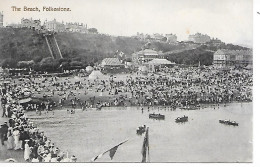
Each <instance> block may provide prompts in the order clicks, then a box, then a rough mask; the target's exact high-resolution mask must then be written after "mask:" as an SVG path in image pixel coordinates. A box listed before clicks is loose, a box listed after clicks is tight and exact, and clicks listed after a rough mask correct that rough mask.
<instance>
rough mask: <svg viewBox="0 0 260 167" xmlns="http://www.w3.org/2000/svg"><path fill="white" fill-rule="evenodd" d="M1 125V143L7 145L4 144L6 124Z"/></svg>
mask: <svg viewBox="0 0 260 167" xmlns="http://www.w3.org/2000/svg"><path fill="white" fill-rule="evenodd" d="M0 126H1V127H0V140H1V144H2V145H5V144H4V128H3V126H4V125H0Z"/></svg>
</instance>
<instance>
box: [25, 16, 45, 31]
mask: <svg viewBox="0 0 260 167" xmlns="http://www.w3.org/2000/svg"><path fill="white" fill-rule="evenodd" d="M20 27H21V28H23V27H26V28H29V29H33V30H40V29H41V20H40V19H39V20H33V19H32V18H30V19H24V18H22V19H21V24H20Z"/></svg>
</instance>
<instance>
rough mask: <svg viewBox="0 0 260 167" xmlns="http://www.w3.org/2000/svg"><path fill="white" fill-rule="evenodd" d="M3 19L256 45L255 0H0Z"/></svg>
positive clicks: (107, 31)
mask: <svg viewBox="0 0 260 167" xmlns="http://www.w3.org/2000/svg"><path fill="white" fill-rule="evenodd" d="M11 6H17V7H21V8H23V6H27V7H36V6H37V7H38V8H40V10H41V8H42V7H43V6H52V7H70V8H71V12H43V11H41V12H25V11H22V12H14V11H12V9H11ZM0 11H3V12H4V25H5V26H6V25H8V24H11V23H20V21H21V19H22V18H31V17H32V18H33V19H40V20H41V21H42V22H44V20H45V19H47V20H53V19H54V18H55V19H56V20H57V21H59V22H61V21H64V22H79V23H83V24H87V26H88V28H97V29H98V32H99V33H103V34H109V35H112V36H133V35H136V33H137V32H139V33H144V34H154V33H159V34H170V33H172V34H176V35H177V37H178V41H185V40H187V39H188V35H189V34H195V33H197V32H199V33H202V34H207V35H209V36H210V37H212V38H219V39H220V40H222V41H223V42H225V43H233V44H240V45H244V46H248V47H252V46H253V2H252V0H183V1H181V0H161V1H158V0H123V1H120V0H86V1H83V0H74V1H73V2H72V1H68V0H56V1H52V0H12V1H10V0H1V2H0Z"/></svg>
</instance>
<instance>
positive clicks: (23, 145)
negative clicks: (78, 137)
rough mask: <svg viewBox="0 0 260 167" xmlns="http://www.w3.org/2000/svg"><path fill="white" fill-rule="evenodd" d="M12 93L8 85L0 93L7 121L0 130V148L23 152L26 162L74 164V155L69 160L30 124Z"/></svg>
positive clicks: (75, 159)
mask: <svg viewBox="0 0 260 167" xmlns="http://www.w3.org/2000/svg"><path fill="white" fill-rule="evenodd" d="M12 91H14V90H13V89H12V87H11V86H10V85H8V86H7V85H5V86H4V89H2V91H1V96H2V97H1V102H2V103H1V105H2V109H3V114H2V117H7V118H8V119H9V121H6V122H4V124H2V125H1V128H0V140H1V147H6V148H7V150H23V153H24V160H25V161H27V162H76V161H77V158H76V157H75V156H74V155H73V156H71V158H69V157H68V153H67V154H66V153H65V152H62V151H61V150H60V149H59V148H58V147H57V146H55V144H54V143H52V142H51V140H50V139H49V138H47V137H46V135H45V134H44V132H43V131H40V130H39V129H38V128H37V126H36V125H34V124H33V122H31V120H30V119H29V118H28V117H27V115H26V112H25V111H26V110H25V107H24V106H22V105H21V104H19V103H18V102H17V101H16V99H15V98H13V97H15V96H16V95H17V94H19V93H18V92H12ZM10 92H12V93H10ZM20 93H21V92H20ZM27 109H28V108H27Z"/></svg>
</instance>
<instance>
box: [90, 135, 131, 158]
mask: <svg viewBox="0 0 260 167" xmlns="http://www.w3.org/2000/svg"><path fill="white" fill-rule="evenodd" d="M127 141H128V140H126V141H124V142H122V143H120V144H118V145H116V146H114V147H113V148H110V149H109V150H107V151H105V152H103V153H102V154H99V155H98V156H96V157H94V158H92V159H91V162H94V161H96V160H97V159H99V158H101V157H102V156H103V155H104V154H105V153H107V152H109V156H110V158H111V160H112V159H113V157H114V155H115V153H116V151H117V148H118V147H119V146H120V145H122V144H124V143H125V142H127Z"/></svg>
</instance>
